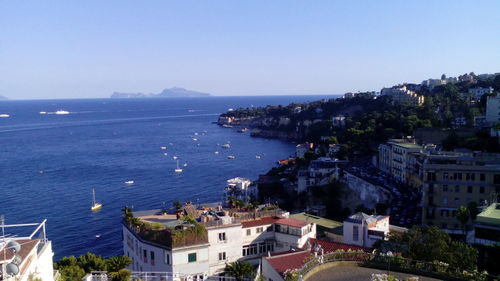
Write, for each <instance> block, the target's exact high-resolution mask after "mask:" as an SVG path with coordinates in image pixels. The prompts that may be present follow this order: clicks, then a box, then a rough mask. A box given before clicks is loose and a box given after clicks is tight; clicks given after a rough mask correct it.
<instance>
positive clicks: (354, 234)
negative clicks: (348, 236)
mask: <svg viewBox="0 0 500 281" xmlns="http://www.w3.org/2000/svg"><path fill="white" fill-rule="evenodd" d="M358 239H359V227H358V226H357V225H353V226H352V240H353V241H358Z"/></svg>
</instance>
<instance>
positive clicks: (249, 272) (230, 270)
mask: <svg viewBox="0 0 500 281" xmlns="http://www.w3.org/2000/svg"><path fill="white" fill-rule="evenodd" d="M224 271H225V273H226V274H228V275H229V276H232V277H234V278H236V280H238V281H242V280H243V279H245V278H248V279H253V278H254V277H255V268H253V266H252V265H251V264H250V263H249V262H247V261H236V262H232V263H230V264H228V265H226V268H225V270H224Z"/></svg>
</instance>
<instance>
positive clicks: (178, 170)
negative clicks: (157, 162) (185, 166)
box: [174, 160, 182, 173]
mask: <svg viewBox="0 0 500 281" xmlns="http://www.w3.org/2000/svg"><path fill="white" fill-rule="evenodd" d="M174 171H175V172H176V173H182V169H181V168H179V160H177V169H175V170H174Z"/></svg>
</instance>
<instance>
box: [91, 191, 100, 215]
mask: <svg viewBox="0 0 500 281" xmlns="http://www.w3.org/2000/svg"><path fill="white" fill-rule="evenodd" d="M100 208H102V204H101V203H98V202H96V201H95V189H93V188H92V206H91V207H90V209H91V210H92V211H97V210H99V209H100Z"/></svg>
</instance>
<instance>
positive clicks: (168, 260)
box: [163, 251, 170, 264]
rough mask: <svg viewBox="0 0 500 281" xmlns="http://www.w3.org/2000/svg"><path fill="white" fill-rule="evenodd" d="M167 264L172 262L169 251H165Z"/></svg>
mask: <svg viewBox="0 0 500 281" xmlns="http://www.w3.org/2000/svg"><path fill="white" fill-rule="evenodd" d="M163 255H164V261H165V264H170V255H169V254H168V252H167V251H164V252H163Z"/></svg>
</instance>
